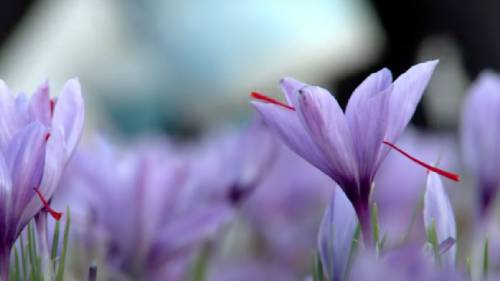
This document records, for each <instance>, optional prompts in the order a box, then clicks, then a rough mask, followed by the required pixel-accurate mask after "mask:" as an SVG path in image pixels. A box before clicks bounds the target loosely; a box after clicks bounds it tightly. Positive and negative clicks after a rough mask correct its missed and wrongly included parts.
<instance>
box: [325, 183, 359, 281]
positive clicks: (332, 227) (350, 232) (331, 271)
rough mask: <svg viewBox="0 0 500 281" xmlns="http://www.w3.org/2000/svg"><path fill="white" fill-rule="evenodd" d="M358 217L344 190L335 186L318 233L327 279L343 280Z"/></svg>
mask: <svg viewBox="0 0 500 281" xmlns="http://www.w3.org/2000/svg"><path fill="white" fill-rule="evenodd" d="M357 224H358V219H357V217H356V212H355V211H354V208H353V206H352V205H351V202H350V201H349V200H348V199H347V196H346V195H345V194H344V192H343V191H342V190H341V189H340V188H339V187H338V186H336V187H335V190H334V193H333V195H332V200H331V203H330V205H329V206H328V207H327V208H326V210H325V214H324V216H323V220H322V221H321V225H320V229H319V235H318V250H319V254H320V258H321V263H322V265H323V270H324V271H325V272H326V273H327V277H328V278H327V279H328V280H344V278H343V276H344V274H345V270H346V266H347V262H348V260H349V256H350V254H351V245H352V240H353V238H354V233H355V232H356V226H357Z"/></svg>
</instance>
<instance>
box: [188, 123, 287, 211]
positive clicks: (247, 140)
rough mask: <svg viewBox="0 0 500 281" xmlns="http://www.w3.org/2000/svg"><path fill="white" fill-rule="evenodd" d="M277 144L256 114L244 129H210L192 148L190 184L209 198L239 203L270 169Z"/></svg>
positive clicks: (277, 150) (276, 154)
mask: <svg viewBox="0 0 500 281" xmlns="http://www.w3.org/2000/svg"><path fill="white" fill-rule="evenodd" d="M197 145H200V144H199V143H198V144H197ZM278 145H279V143H278V142H277V140H276V139H275V137H274V136H273V134H272V133H271V132H270V130H269V129H268V128H267V126H266V125H265V124H264V122H263V120H262V119H260V118H259V117H256V118H255V119H254V120H252V122H251V123H250V124H249V125H248V126H247V127H245V128H244V129H240V130H227V131H222V132H220V131H218V132H212V133H211V134H209V135H208V136H207V137H206V138H205V139H204V140H203V141H202V143H201V146H199V147H198V148H195V149H193V150H192V156H193V161H192V162H193V163H194V164H193V165H194V167H193V170H194V171H195V172H194V173H195V174H194V176H193V178H192V180H191V181H192V184H193V185H195V186H199V187H202V188H201V190H199V191H200V192H202V193H204V196H206V197H211V199H212V200H215V201H228V202H230V203H231V204H232V205H233V206H239V205H240V204H241V203H242V202H243V201H244V200H246V199H247V198H248V197H249V195H250V194H252V193H253V192H254V190H255V189H256V188H257V186H259V184H260V183H261V182H262V181H263V180H264V179H265V178H266V176H267V175H268V174H269V171H270V170H272V168H273V165H274V162H275V161H276V158H277V157H278V153H279V151H280V149H279V146H278Z"/></svg>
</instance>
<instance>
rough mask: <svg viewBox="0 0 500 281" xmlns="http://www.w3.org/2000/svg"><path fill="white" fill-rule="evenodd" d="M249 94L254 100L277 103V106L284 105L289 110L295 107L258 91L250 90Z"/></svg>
mask: <svg viewBox="0 0 500 281" xmlns="http://www.w3.org/2000/svg"><path fill="white" fill-rule="evenodd" d="M250 96H251V97H252V98H254V99H256V100H260V101H263V102H268V103H272V104H275V105H278V106H281V107H284V108H286V109H290V110H293V111H295V108H294V107H293V106H289V105H288V104H285V103H283V102H280V101H279V100H276V99H273V98H271V97H268V96H266V95H263V94H261V93H259V92H252V93H251V94H250Z"/></svg>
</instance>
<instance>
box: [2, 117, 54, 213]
mask: <svg viewBox="0 0 500 281" xmlns="http://www.w3.org/2000/svg"><path fill="white" fill-rule="evenodd" d="M46 132H47V129H46V128H45V127H44V126H43V125H42V124H41V123H40V122H32V123H30V124H29V125H28V126H26V127H24V128H23V129H21V130H20V131H19V132H18V133H16V134H15V135H14V138H13V139H12V141H11V142H10V144H9V146H8V147H7V155H6V162H7V166H8V167H9V171H10V175H11V176H12V186H13V190H12V198H13V200H14V205H13V210H14V214H15V217H16V218H19V217H20V216H21V214H22V212H23V210H24V208H25V207H26V205H27V204H28V202H29V201H30V200H31V198H33V197H34V195H35V192H34V191H33V188H35V187H38V186H39V185H40V181H41V180H42V175H43V169H44V160H45V144H46V141H45V135H46Z"/></svg>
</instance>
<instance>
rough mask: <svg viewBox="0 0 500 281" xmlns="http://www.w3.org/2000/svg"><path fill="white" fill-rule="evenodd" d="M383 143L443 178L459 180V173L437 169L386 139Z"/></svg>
mask: <svg viewBox="0 0 500 281" xmlns="http://www.w3.org/2000/svg"><path fill="white" fill-rule="evenodd" d="M383 143H384V144H386V145H388V146H390V147H391V148H392V149H394V150H396V151H397V152H399V153H401V154H403V155H404V156H405V157H407V158H408V159H410V160H412V161H413V162H415V163H417V164H419V165H420V166H422V167H424V168H426V169H427V170H429V171H431V172H434V173H436V174H439V175H441V176H443V177H445V178H448V179H450V180H452V181H457V182H458V181H460V175H458V174H454V173H451V172H448V171H445V170H442V169H439V168H437V167H434V166H431V165H429V164H427V163H425V162H423V161H421V160H418V159H417V158H415V157H413V156H411V155H410V154H409V153H407V152H405V151H404V150H402V149H401V148H399V147H397V146H396V145H394V144H392V143H390V142H388V141H383Z"/></svg>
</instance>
